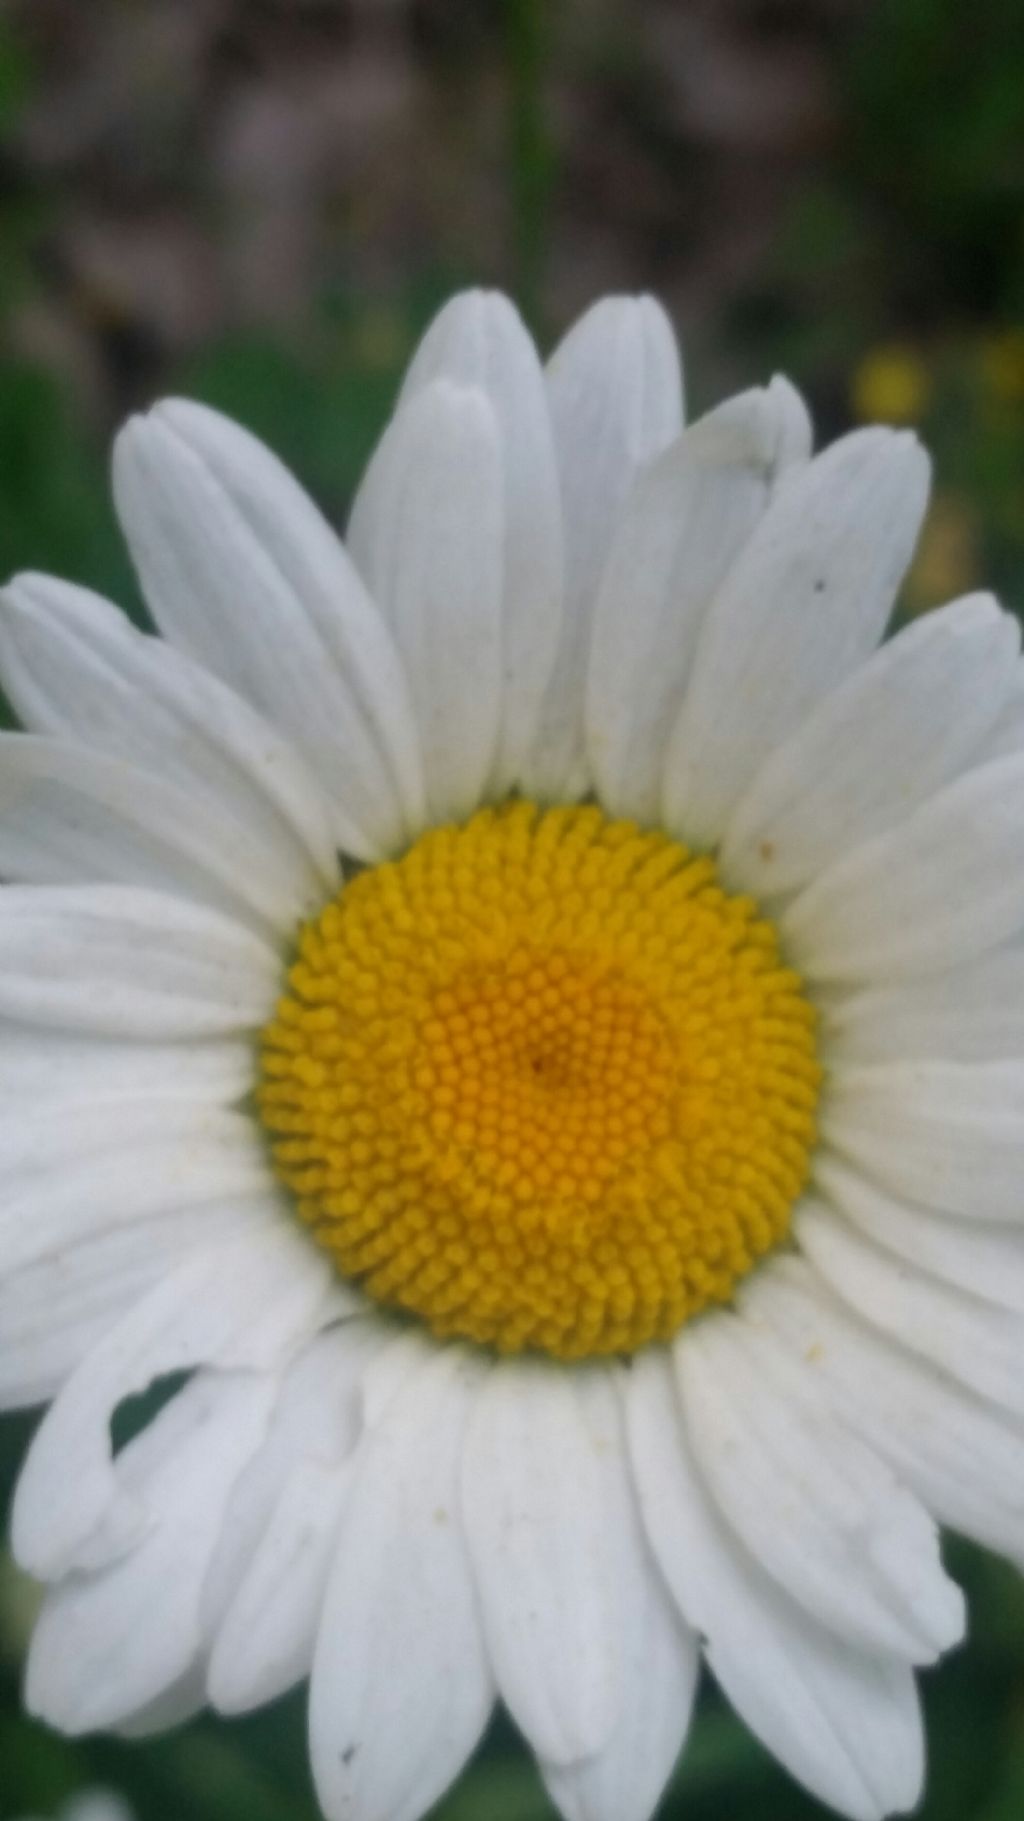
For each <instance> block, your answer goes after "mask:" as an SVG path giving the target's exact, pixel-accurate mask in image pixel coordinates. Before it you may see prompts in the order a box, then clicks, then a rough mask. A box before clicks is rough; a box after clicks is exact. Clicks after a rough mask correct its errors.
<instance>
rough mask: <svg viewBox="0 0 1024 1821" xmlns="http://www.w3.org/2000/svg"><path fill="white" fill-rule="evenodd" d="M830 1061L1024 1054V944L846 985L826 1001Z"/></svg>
mask: <svg viewBox="0 0 1024 1821" xmlns="http://www.w3.org/2000/svg"><path fill="white" fill-rule="evenodd" d="M820 1030H821V1041H822V1044H823V1046H824V1047H825V1049H826V1050H827V1054H828V1058H829V1061H830V1062H834V1063H835V1065H836V1066H837V1068H838V1067H839V1066H849V1065H850V1064H852V1063H862V1062H906V1061H909V1060H912V1059H920V1060H922V1061H923V1060H925V1059H930V1060H932V1061H936V1062H999V1061H1007V1062H1008V1061H1010V1060H1011V1059H1012V1058H1013V1057H1015V1056H1016V1057H1024V948H1018V947H1014V948H999V949H993V951H992V952H991V954H988V955H982V956H981V957H980V959H979V960H977V961H969V962H967V963H966V965H965V966H963V967H954V968H948V969H943V970H942V971H941V972H938V973H934V974H926V975H924V976H923V978H920V979H912V980H894V981H892V983H891V984H889V985H883V986H871V985H870V984H865V986H864V987H863V988H862V989H860V990H859V991H857V992H853V993H844V994H843V996H842V997H841V998H839V997H836V998H835V999H834V1000H833V1001H832V1002H831V1003H829V1004H828V1005H826V1006H825V1008H824V1009H823V1013H822V1021H821V1026H820Z"/></svg>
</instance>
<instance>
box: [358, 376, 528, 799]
mask: <svg viewBox="0 0 1024 1821" xmlns="http://www.w3.org/2000/svg"><path fill="white" fill-rule="evenodd" d="M501 460H502V458H501V444H500V440H499V435H498V425H497V422H496V419H495V415H494V411H493V410H492V408H491V405H490V403H489V402H488V399H487V397H486V395H485V393H484V392H482V391H480V390H479V389H473V388H469V387H465V386H455V385H452V384H451V383H450V382H449V381H447V380H435V381H434V382H433V383H432V384H431V385H429V386H426V387H425V388H424V390H423V391H422V392H419V393H417V395H416V396H415V397H414V398H413V399H412V401H411V402H410V403H409V404H408V405H406V406H405V408H404V409H403V410H401V411H400V412H399V413H398V415H397V416H396V417H394V418H393V419H392V421H391V424H390V425H389V427H388V429H387V430H386V431H385V433H384V436H383V438H382V439H381V443H380V446H379V448H378V450H377V454H376V457H375V463H374V479H373V500H374V510H373V512H372V514H371V515H370V518H369V521H368V522H367V523H366V524H365V526H364V529H363V531H362V532H361V533H359V535H358V543H359V545H360V549H361V557H360V561H361V566H362V570H363V574H364V576H365V578H366V581H367V584H368V586H369V587H370V589H371V590H372V592H373V596H374V599H375V600H376V601H377V602H378V603H379V605H380V608H381V611H382V613H383V614H384V615H385V617H386V619H387V621H388V624H389V625H390V626H391V628H392V630H393V632H394V636H395V640H396V643H397V645H398V649H399V651H400V652H401V655H402V658H403V660H404V662H405V666H406V670H407V672H408V675H409V681H410V687H411V689H412V693H413V699H414V702H415V706H416V714H417V717H418V721H419V727H420V737H421V742H422V746H423V761H424V767H425V773H426V788H427V802H428V806H429V810H430V814H431V815H432V817H433V818H434V819H435V820H438V821H443V820H446V819H449V818H456V819H457V818H460V817H463V816H466V815H468V814H469V813H470V812H471V811H472V810H473V809H474V808H475V807H476V805H477V804H478V803H479V801H480V798H481V796H482V794H483V792H484V790H485V788H486V786H487V784H488V781H489V779H490V777H491V772H492V768H493V766H494V763H495V759H496V755H497V750H498V740H499V734H500V727H501V683H502V627H501V614H502V587H503V581H502V578H503V552H504V542H505V506H504V482H503V474H502V465H501ZM357 532H358V526H357Z"/></svg>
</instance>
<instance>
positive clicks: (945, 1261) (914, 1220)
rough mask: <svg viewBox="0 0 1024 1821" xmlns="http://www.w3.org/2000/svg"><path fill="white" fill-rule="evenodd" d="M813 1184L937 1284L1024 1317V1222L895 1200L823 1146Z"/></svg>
mask: <svg viewBox="0 0 1024 1821" xmlns="http://www.w3.org/2000/svg"><path fill="white" fill-rule="evenodd" d="M814 1185H815V1188H816V1189H818V1190H820V1191H822V1192H823V1193H824V1194H825V1196H826V1197H827V1199H828V1200H829V1201H830V1202H831V1203H832V1205H833V1207H836V1208H838V1209H839V1211H840V1213H842V1214H844V1215H845V1216H846V1218H847V1220H850V1221H852V1222H853V1225H854V1226H855V1227H856V1228H858V1230H859V1231H860V1232H861V1233H864V1234H865V1235H866V1236H867V1238H868V1239H871V1240H874V1241H875V1243H876V1244H877V1245H880V1246H883V1247H884V1248H885V1250H886V1251H888V1252H894V1253H895V1254H896V1257H897V1258H901V1259H903V1261H904V1262H905V1263H906V1264H908V1265H912V1266H915V1267H918V1268H919V1269H920V1270H922V1271H926V1272H927V1273H928V1274H929V1275H930V1276H932V1277H938V1278H940V1279H941V1280H942V1282H943V1283H948V1284H952V1285H954V1286H955V1287H956V1288H958V1289H961V1290H966V1291H968V1292H969V1294H970V1295H971V1296H980V1297H983V1298H984V1299H985V1300H986V1301H987V1302H992V1303H995V1304H996V1306H997V1308H1000V1309H1015V1310H1016V1311H1017V1313H1018V1314H1019V1315H1024V1226H1021V1225H1017V1224H1014V1225H1012V1226H1011V1225H1009V1224H1006V1223H995V1222H989V1221H985V1220H976V1219H972V1220H965V1221H961V1220H957V1219H955V1218H954V1219H949V1218H944V1217H943V1216H941V1215H938V1216H937V1215H936V1214H935V1213H934V1211H933V1210H931V1209H927V1208H921V1207H917V1206H915V1205H914V1204H913V1203H911V1202H908V1201H901V1200H898V1199H897V1198H896V1197H895V1196H894V1195H891V1194H889V1193H888V1191H887V1190H885V1189H883V1188H881V1187H880V1186H879V1184H878V1183H877V1182H874V1181H872V1179H871V1177H869V1176H865V1175H864V1174H863V1172H862V1171H860V1170H856V1169H852V1168H851V1167H850V1165H849V1164H847V1163H845V1162H843V1160H842V1159H841V1158H839V1157H836V1156H834V1155H833V1154H831V1153H830V1152H829V1151H827V1150H823V1151H822V1153H821V1154H820V1155H819V1156H818V1157H817V1158H816V1159H815V1165H814Z"/></svg>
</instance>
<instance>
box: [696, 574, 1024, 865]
mask: <svg viewBox="0 0 1024 1821" xmlns="http://www.w3.org/2000/svg"><path fill="white" fill-rule="evenodd" d="M1019 649H1020V629H1019V627H1018V625H1017V622H1016V620H1013V619H1011V617H1010V615H1009V614H1008V613H1003V612H1002V611H1001V610H1000V608H999V606H998V604H997V602H996V601H995V600H993V598H992V596H991V595H985V594H972V595H967V596H966V597H965V598H964V599H963V600H961V601H954V602H953V603H951V605H950V606H948V607H944V608H942V609H941V610H940V611H938V612H936V613H929V614H926V615H925V616H924V617H923V618H922V619H920V620H917V621H915V622H914V624H912V625H911V626H909V627H907V629H906V630H905V631H904V632H901V633H900V634H899V636H898V637H897V638H894V639H891V640H890V641H889V642H888V643H887V644H885V645H883V646H882V647H881V649H880V650H879V651H877V652H875V653H874V655H873V656H872V657H870V658H868V660H867V662H866V663H865V664H863V665H862V666H861V668H860V669H859V670H855V671H854V673H853V675H852V676H850V677H847V679H846V681H845V682H844V683H841V684H840V685H839V687H838V689H835V690H833V692H832V693H831V695H827V696H825V698H824V700H823V701H821V702H820V703H819V704H818V706H817V707H816V708H815V709H813V710H812V711H811V713H810V715H809V716H808V718H807V720H806V721H805V722H804V723H803V725H802V726H799V727H798V728H797V729H796V730H795V731H794V732H793V733H792V734H791V735H790V737H789V738H788V739H785V740H784V741H783V743H782V745H781V746H779V747H777V748H776V750H775V751H774V752H773V753H772V754H771V755H770V756H769V758H768V759H767V760H766V762H765V764H764V765H763V766H762V767H761V768H760V769H759V770H758V771H757V773H756V774H755V776H754V778H753V780H752V782H751V784H750V787H749V789H748V790H747V791H746V793H745V794H744V796H743V797H742V798H741V799H740V801H739V803H738V804H737V805H736V808H735V810H734V812H733V814H732V816H731V817H730V819H729V822H728V824H727V826H726V830H725V835H724V837H723V840H722V849H721V861H722V867H723V870H724V872H725V874H726V876H727V877H728V878H730V879H735V880H737V881H739V882H740V883H741V884H742V886H743V889H744V890H745V891H750V892H754V893H755V894H756V895H757V896H759V897H762V898H763V897H766V896H771V894H773V893H775V892H781V891H793V890H794V889H796V888H797V887H798V886H801V885H805V884H806V883H807V881H808V880H809V879H811V878H813V877H814V875H815V874H816V873H819V872H821V871H823V870H824V868H825V867H827V866H829V865H831V863H832V862H833V861H834V860H837V859H839V858H840V857H841V856H842V855H843V854H847V853H849V852H850V849H851V848H852V847H855V846H857V845H859V844H860V843H861V842H863V841H865V840H867V839H869V838H870V837H871V836H873V835H877V834H880V833H881V832H882V830H883V829H886V828H891V827H892V826H893V824H894V823H897V822H900V821H902V820H903V819H904V818H905V817H906V816H907V815H908V814H909V813H910V812H911V811H912V810H914V809H916V808H917V806H918V804H919V803H921V802H923V801H924V800H925V798H926V797H928V796H930V795H931V794H932V793H933V792H934V791H935V790H937V789H938V788H939V787H940V786H941V785H943V784H945V783H946V782H947V781H948V779H950V778H952V777H955V776H956V774H957V772H959V771H960V770H961V769H962V767H963V765H964V764H965V762H966V760H967V759H968V758H969V757H970V756H971V755H972V754H973V753H976V752H977V751H978V750H979V749H980V747H981V745H982V742H983V740H984V737H985V734H986V733H987V732H988V730H989V729H990V728H991V727H992V725H993V724H994V722H995V720H996V718H997V716H998V714H999V710H1000V708H1001V706H1002V704H1003V702H1004V700H1005V698H1006V693H1007V690H1008V688H1009V685H1010V679H1011V678H1012V675H1013V660H1014V658H1015V657H1016V655H1017V652H1018V651H1019Z"/></svg>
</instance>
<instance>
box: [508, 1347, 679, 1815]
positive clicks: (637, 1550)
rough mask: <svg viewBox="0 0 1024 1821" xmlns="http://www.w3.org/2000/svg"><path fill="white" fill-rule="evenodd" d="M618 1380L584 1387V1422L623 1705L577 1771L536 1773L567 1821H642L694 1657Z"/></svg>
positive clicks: (657, 1789)
mask: <svg viewBox="0 0 1024 1821" xmlns="http://www.w3.org/2000/svg"><path fill="white" fill-rule="evenodd" d="M620 1395H621V1392H620V1387H619V1385H618V1384H617V1383H616V1377H615V1375H614V1374H612V1373H609V1372H603V1371H601V1370H600V1369H595V1370H593V1371H591V1372H588V1373H587V1374H586V1375H585V1377H583V1379H582V1381H581V1384H580V1397H581V1402H582V1406H583V1414H584V1420H585V1421H586V1423H587V1426H588V1428H589V1430H590V1433H591V1435H592V1436H593V1438H594V1441H595V1444H596V1446H597V1448H598V1466H599V1471H600V1474H601V1479H602V1481H603V1488H602V1500H603V1502H602V1509H603V1511H604V1514H605V1522H606V1523H607V1524H608V1526H609V1529H610V1531H611V1532H612V1533H613V1535H614V1536H615V1538H616V1540H615V1550H616V1557H617V1560H618V1564H619V1567H618V1574H619V1577H620V1579H621V1582H622V1591H623V1619H624V1629H623V1634H622V1638H621V1643H620V1649H621V1655H622V1661H623V1672H624V1674H623V1681H624V1690H623V1700H622V1708H621V1711H620V1713H619V1718H618V1720H617V1722H616V1725H615V1730H614V1732H613V1733H612V1736H611V1738H610V1739H609V1741H608V1743H607V1745H605V1746H604V1747H603V1748H602V1749H601V1750H600V1751H599V1752H596V1753H595V1754H594V1755H593V1756H591V1757H587V1758H581V1759H580V1760H579V1761H578V1762H577V1763H575V1764H551V1765H542V1766H541V1769H542V1772H543V1776H544V1781H545V1784H546V1785H547V1788H548V1790H549V1792H550V1794H551V1796H552V1798H553V1799H554V1801H555V1802H556V1803H557V1805H558V1807H559V1808H560V1810H561V1812H562V1814H563V1815H565V1816H566V1821H648V1816H649V1815H651V1814H652V1813H653V1812H654V1810H655V1809H656V1808H657V1805H658V1803H659V1801H660V1800H661V1797H662V1795H663V1793H664V1790H665V1785H666V1783H667V1782H668V1779H669V1777H670V1776H671V1774H672V1769H673V1766H674V1764H675V1762H676V1759H677V1758H678V1756H679V1753H680V1751H681V1749H682V1745H683V1741H684V1740H685V1738H686V1734H687V1731H688V1729H689V1724H690V1716H691V1713H692V1710H693V1697H694V1694H695V1692H696V1686H697V1671H698V1668H699V1664H700V1652H699V1649H698V1645H697V1638H696V1635H695V1634H694V1633H693V1632H692V1631H690V1630H689V1628H688V1627H687V1626H684V1624H683V1623H682V1620H681V1619H680V1617H679V1614H678V1612H677V1611H676V1609H675V1605H674V1602H673V1601H672V1599H671V1597H670V1595H669V1592H668V1589H667V1587H666V1586H665V1584H664V1582H663V1581H662V1579H661V1576H660V1575H659V1573H658V1571H657V1569H656V1567H655V1564H654V1561H653V1558H652V1556H651V1554H650V1546H649V1544H648V1542H647V1538H646V1536H645V1535H644V1531H643V1527H642V1525H641V1523H640V1512H639V1507H638V1505H637V1501H636V1494H635V1491H634V1488H633V1483H632V1481H633V1469H632V1464H631V1462H630V1459H629V1453H628V1449H627V1444H626V1435H625V1429H624V1413H623V1411H622V1409H621V1408H620Z"/></svg>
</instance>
